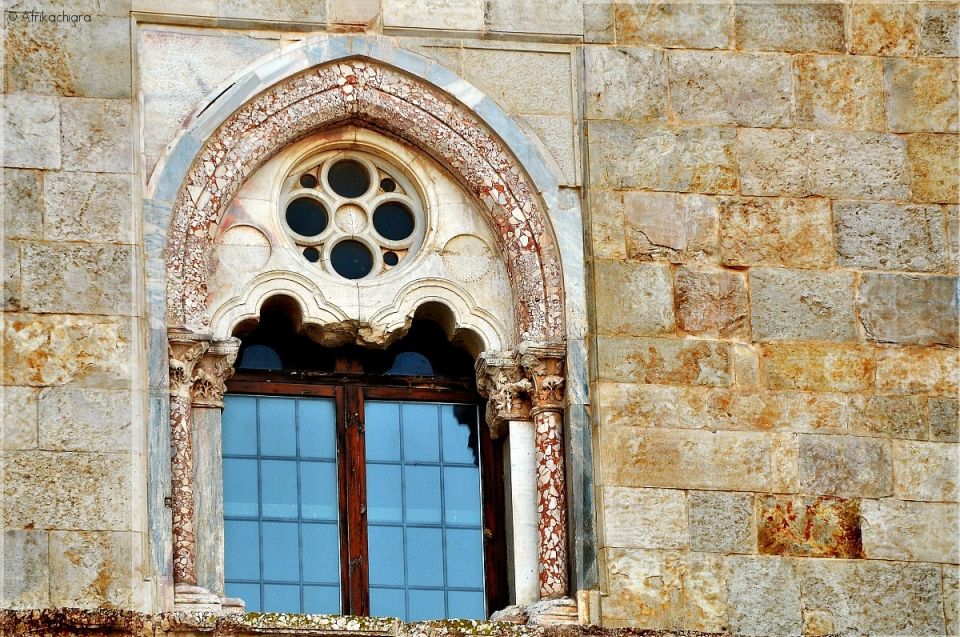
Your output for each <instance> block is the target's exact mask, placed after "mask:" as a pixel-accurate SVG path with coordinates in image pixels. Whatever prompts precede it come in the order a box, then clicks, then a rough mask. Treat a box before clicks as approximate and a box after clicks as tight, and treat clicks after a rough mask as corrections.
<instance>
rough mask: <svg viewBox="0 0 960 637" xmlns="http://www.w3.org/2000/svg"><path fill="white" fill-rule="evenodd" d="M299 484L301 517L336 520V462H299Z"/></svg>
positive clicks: (337, 495)
mask: <svg viewBox="0 0 960 637" xmlns="http://www.w3.org/2000/svg"><path fill="white" fill-rule="evenodd" d="M300 485H301V486H300V489H301V491H300V506H301V508H302V510H303V519H305V520H333V521H336V520H337V514H338V511H339V507H340V505H339V503H338V497H339V493H338V490H337V465H336V463H334V462H306V461H304V462H301V463H300Z"/></svg>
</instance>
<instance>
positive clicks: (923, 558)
mask: <svg viewBox="0 0 960 637" xmlns="http://www.w3.org/2000/svg"><path fill="white" fill-rule="evenodd" d="M862 513H863V548H864V549H865V551H866V557H869V558H870V559H874V560H906V561H909V562H949V563H956V562H957V558H958V557H960V527H958V524H957V521H958V520H960V507H958V505H957V504H956V503H950V504H941V503H933V502H901V501H899V500H891V499H884V500H864V501H863V507H862Z"/></svg>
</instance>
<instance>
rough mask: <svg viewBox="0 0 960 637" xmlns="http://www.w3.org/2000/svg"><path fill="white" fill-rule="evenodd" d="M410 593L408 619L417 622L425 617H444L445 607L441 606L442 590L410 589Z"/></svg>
mask: <svg viewBox="0 0 960 637" xmlns="http://www.w3.org/2000/svg"><path fill="white" fill-rule="evenodd" d="M408 594H409V595H410V619H409V621H412V622H418V621H424V620H427V619H442V618H444V617H446V616H447V615H446V609H445V608H444V606H443V591H442V590H439V591H436V590H434V591H430V590H427V591H418V590H411V591H409V592H408Z"/></svg>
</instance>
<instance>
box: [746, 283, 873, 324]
mask: <svg viewBox="0 0 960 637" xmlns="http://www.w3.org/2000/svg"><path fill="white" fill-rule="evenodd" d="M853 284H854V275H853V273H852V272H816V271H811V270H788V269H786V268H751V270H750V302H751V306H750V311H751V318H750V325H751V328H752V335H753V340H755V341H781V340H785V341H791V340H792V341H803V340H815V341H853V340H856V339H857V330H856V315H855V313H854V306H853V296H854V294H853Z"/></svg>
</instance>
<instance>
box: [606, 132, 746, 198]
mask: <svg viewBox="0 0 960 637" xmlns="http://www.w3.org/2000/svg"><path fill="white" fill-rule="evenodd" d="M589 130H590V179H591V183H592V184H594V185H596V186H599V187H604V186H606V187H610V188H624V189H629V188H647V189H651V190H667V191H679V192H699V193H730V192H734V191H735V190H736V188H737V166H736V132H735V131H734V130H733V129H729V128H704V127H685V128H679V127H668V126H640V125H635V124H629V123H623V122H608V121H598V122H591V123H590V124H589Z"/></svg>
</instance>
